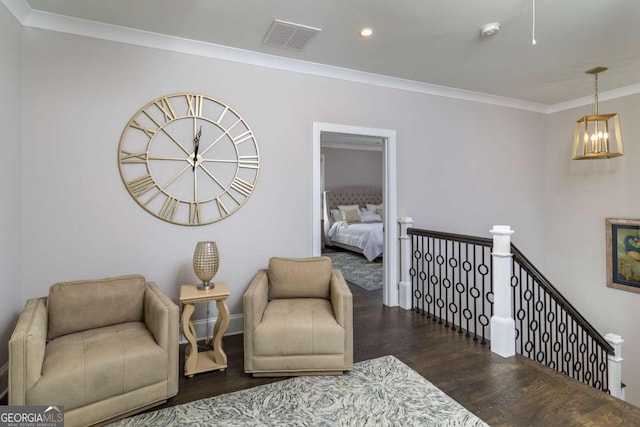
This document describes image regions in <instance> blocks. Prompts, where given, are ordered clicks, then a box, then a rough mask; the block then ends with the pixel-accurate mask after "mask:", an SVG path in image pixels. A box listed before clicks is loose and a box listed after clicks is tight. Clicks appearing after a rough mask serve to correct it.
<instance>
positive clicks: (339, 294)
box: [331, 269, 353, 369]
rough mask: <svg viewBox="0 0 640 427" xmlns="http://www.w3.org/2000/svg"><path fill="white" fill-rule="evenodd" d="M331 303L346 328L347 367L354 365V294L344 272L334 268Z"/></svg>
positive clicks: (341, 324)
mask: <svg viewBox="0 0 640 427" xmlns="http://www.w3.org/2000/svg"><path fill="white" fill-rule="evenodd" d="M331 305H332V306H333V314H334V315H335V316H336V320H337V321H338V324H339V325H340V326H342V327H343V328H344V340H345V343H344V345H345V353H344V357H345V367H346V369H351V367H352V366H353V295H352V294H351V290H350V289H349V286H347V281H346V280H344V276H343V275H342V272H341V271H340V270H337V269H333V271H332V273H331Z"/></svg>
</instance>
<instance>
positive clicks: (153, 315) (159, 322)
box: [144, 282, 180, 396]
mask: <svg viewBox="0 0 640 427" xmlns="http://www.w3.org/2000/svg"><path fill="white" fill-rule="evenodd" d="M146 286H147V288H146V291H145V294H144V322H145V324H146V325H147V328H149V331H151V334H152V335H153V337H154V338H155V340H156V342H157V343H158V345H159V346H160V347H162V348H163V349H164V350H165V351H166V352H167V357H168V367H169V372H168V378H169V383H168V391H167V394H168V395H169V396H172V395H175V394H176V393H178V353H179V346H178V336H179V334H180V332H179V329H178V317H179V311H180V310H179V309H178V305H177V304H176V303H174V302H173V301H171V299H170V298H169V297H168V296H167V295H166V294H165V293H164V292H162V290H161V289H160V288H159V287H158V285H156V284H155V283H154V282H147V283H146Z"/></svg>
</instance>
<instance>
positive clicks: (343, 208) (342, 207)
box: [338, 205, 360, 211]
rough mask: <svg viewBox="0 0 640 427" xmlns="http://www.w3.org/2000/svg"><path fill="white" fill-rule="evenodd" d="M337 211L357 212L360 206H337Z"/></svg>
mask: <svg viewBox="0 0 640 427" xmlns="http://www.w3.org/2000/svg"><path fill="white" fill-rule="evenodd" d="M338 209H339V210H341V211H342V210H350V209H355V210H359V209H360V206H358V205H339V206H338Z"/></svg>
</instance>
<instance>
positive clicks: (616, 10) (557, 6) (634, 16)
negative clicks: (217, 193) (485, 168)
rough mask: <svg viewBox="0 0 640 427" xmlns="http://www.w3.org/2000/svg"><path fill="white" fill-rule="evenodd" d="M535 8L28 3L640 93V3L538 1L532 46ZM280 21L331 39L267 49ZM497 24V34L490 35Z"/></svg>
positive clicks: (566, 90) (424, 68)
mask: <svg viewBox="0 0 640 427" xmlns="http://www.w3.org/2000/svg"><path fill="white" fill-rule="evenodd" d="M2 1H3V2H4V3H5V4H7V3H8V2H14V3H15V2H16V1H22V2H24V1H25V0H2ZM533 1H534V0H404V1H391V0H348V1H345V0H268V1H256V0H233V1H229V0H225V1H223V0H180V1H176V0H135V1H131V0H109V1H104V0H56V1H52V0H26V2H27V3H28V6H29V7H30V8H31V9H33V11H36V12H39V11H42V12H47V13H49V12H50V13H54V14H60V15H66V16H70V17H74V18H80V19H83V20H89V21H96V22H100V23H106V24H112V25H116V26H122V27H128V28H133V29H138V30H143V31H147V32H152V33H160V34H165V35H170V36H175V37H179V38H183V39H191V40H198V41H203V42H206V43H211V44H216V45H223V46H229V47H233V48H238V49H243V50H248V51H253V52H259V53H261V54H266V55H275V56H281V57H287V58H292V59H295V60H300V61H305V62H307V63H308V62H311V63H319V64H327V65H331V66H335V67H341V68H346V69H351V70H358V71H362V72H366V73H373V74H377V75H383V76H390V77H396V78H400V79H407V80H410V81H415V82H421V83H428V84H432V85H438V86H445V87H450V88H457V89H463V90H466V91H473V92H479V93H482V94H489V95H495V96H499V97H506V98H511V99H515V100H521V101H527V102H532V103H537V104H542V105H546V106H550V105H554V104H561V103H567V102H570V101H572V100H576V99H578V98H583V97H587V96H592V95H593V77H592V76H589V75H586V74H585V73H584V72H585V70H587V69H590V68H593V67H595V66H606V67H609V70H608V71H607V72H606V73H604V74H601V75H600V77H599V88H600V91H601V92H605V91H611V90H614V89H615V90H619V89H620V88H625V87H629V86H633V87H636V88H637V87H638V83H640V42H639V40H640V25H639V24H638V21H639V20H640V1H639V0H563V1H557V0H556V1H554V0H535V23H536V27H535V36H536V37H535V38H536V41H537V44H536V45H535V46H534V45H532V42H531V41H532V28H533ZM274 19H281V20H284V21H289V22H294V23H297V24H303V25H308V26H312V27H317V28H320V29H321V30H322V31H321V32H320V33H318V34H316V35H315V36H314V37H313V38H312V39H311V40H310V41H309V43H308V44H307V45H306V47H305V48H304V49H303V50H302V51H297V50H291V49H285V48H278V47H273V46H269V45H265V44H263V43H262V40H263V38H264V36H265V34H266V33H267V31H268V29H269V27H270V25H271V23H272V22H273V20H274ZM491 22H499V23H500V24H501V30H500V32H499V33H498V34H496V35H494V36H492V37H481V35H480V29H481V27H482V26H483V25H485V24H487V23H491ZM365 26H368V27H371V28H373V30H374V34H373V36H372V37H370V38H368V39H365V38H363V37H361V36H360V35H359V31H360V29H362V28H363V27H365ZM636 92H637V90H636ZM602 99H604V98H602Z"/></svg>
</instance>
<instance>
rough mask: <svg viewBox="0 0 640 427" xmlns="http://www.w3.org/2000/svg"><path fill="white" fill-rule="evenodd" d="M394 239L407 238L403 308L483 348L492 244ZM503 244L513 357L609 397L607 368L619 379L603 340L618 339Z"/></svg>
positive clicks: (421, 233) (426, 233) (445, 236)
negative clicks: (407, 296) (407, 298)
mask: <svg viewBox="0 0 640 427" xmlns="http://www.w3.org/2000/svg"><path fill="white" fill-rule="evenodd" d="M409 220H410V219H409ZM408 223H409V224H411V223H412V222H411V221H409V222H408ZM401 235H406V236H407V237H405V238H407V239H410V241H411V244H410V246H409V245H407V246H406V249H405V251H407V250H409V248H410V253H408V254H407V253H405V254H403V258H406V259H407V261H406V264H405V265H406V268H408V269H409V271H408V275H407V276H408V277H409V280H410V282H411V309H412V310H413V311H415V312H416V313H418V314H420V315H423V316H425V317H426V318H430V319H431V320H432V321H434V322H438V323H441V324H443V325H444V326H445V327H449V328H451V330H453V331H457V333H459V334H465V335H466V336H467V337H470V338H473V339H474V340H480V342H481V343H482V344H486V343H487V342H488V341H489V340H490V336H491V335H490V334H491V330H490V329H491V318H492V316H493V314H494V279H493V277H494V273H495V272H494V271H493V268H492V266H493V262H492V255H496V254H495V253H494V252H493V251H495V247H493V242H494V241H493V240H492V239H490V238H482V237H473V236H464V235H459V234H452V233H444V232H440V231H432V230H422V229H417V228H406V229H404V230H402V232H401ZM401 238H402V236H401ZM508 247H510V248H511V252H512V254H508V256H512V258H511V262H510V266H511V268H509V270H510V271H509V272H508V274H509V277H510V281H509V280H508V279H505V281H506V283H507V284H506V285H505V286H506V288H505V290H506V292H507V293H508V292H509V291H508V290H507V289H508V287H509V284H510V287H511V303H510V304H511V305H512V306H511V307H509V309H510V310H509V311H511V310H512V311H511V312H512V313H513V317H514V319H512V322H513V323H515V343H512V345H513V346H514V347H515V352H517V353H519V354H521V355H523V356H526V357H528V358H530V359H532V360H535V361H537V362H539V363H541V364H543V365H545V366H548V367H549V368H552V369H555V370H556V371H559V372H561V373H563V374H565V375H568V376H570V377H572V378H574V379H576V380H578V381H581V382H583V383H585V384H587V385H590V386H592V387H594V388H596V389H598V390H601V391H604V392H610V391H611V390H610V388H609V382H610V372H609V371H610V364H612V363H613V370H614V371H617V372H618V374H619V372H620V365H619V363H620V362H621V360H622V358H621V357H619V351H617V352H616V351H614V347H613V346H612V345H611V344H610V342H616V341H615V339H617V340H618V341H617V342H620V343H621V342H622V340H621V339H620V337H617V336H615V335H612V336H613V337H615V338H614V341H611V340H609V341H610V342H609V341H608V340H607V339H605V337H603V336H602V335H601V334H600V333H599V332H598V331H597V330H596V329H595V328H594V327H593V326H592V325H591V324H590V323H589V322H588V321H587V320H586V319H585V318H584V316H582V315H581V314H580V312H578V310H576V308H575V307H574V306H573V305H572V304H571V303H570V302H569V301H568V300H567V299H566V298H565V297H564V296H563V295H562V294H561V293H560V292H559V291H558V289H557V288H556V287H554V286H553V285H552V284H551V283H550V281H549V280H547V279H546V278H545V277H544V276H543V275H542V273H540V271H539V270H538V269H537V268H536V267H535V266H534V265H533V264H532V263H531V262H530V261H529V260H528V259H527V258H526V257H525V256H524V255H523V254H522V252H521V251H520V250H519V249H518V248H516V247H515V246H514V245H511V244H507V248H508ZM501 256H502V257H504V254H502V255H501ZM409 257H410V259H411V261H410V262H409V261H408V258H409ZM507 265H509V264H507ZM509 320H511V319H509ZM501 332H503V331H501ZM502 335H503V336H504V334H502ZM512 336H513V335H512ZM607 338H610V337H609V335H608V336H607ZM492 346H493V343H492ZM618 347H619V345H618ZM616 350H619V348H617V349H616ZM511 354H513V353H511ZM617 380H618V381H619V377H618V379H617ZM615 385H618V384H615ZM619 389H620V388H619V387H618V390H619ZM612 394H613V393H612ZM614 395H616V396H617V397H621V398H623V397H624V395H623V394H622V395H619V393H616V394H614Z"/></svg>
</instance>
